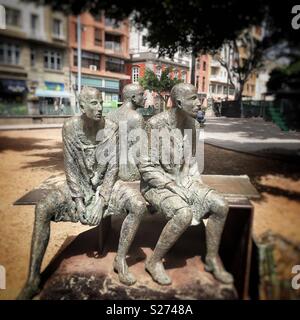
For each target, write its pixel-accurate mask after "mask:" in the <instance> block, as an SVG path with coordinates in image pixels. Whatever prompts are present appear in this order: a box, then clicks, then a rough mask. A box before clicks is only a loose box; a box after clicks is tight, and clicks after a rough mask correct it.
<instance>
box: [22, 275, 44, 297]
mask: <svg viewBox="0 0 300 320" xmlns="http://www.w3.org/2000/svg"><path fill="white" fill-rule="evenodd" d="M40 282H41V279H40V277H36V278H35V279H33V280H32V281H27V282H26V284H25V286H24V287H23V289H22V291H21V292H20V293H19V295H18V296H17V300H31V299H32V298H34V296H36V295H37V294H38V293H39V292H40V291H41V289H40Z"/></svg>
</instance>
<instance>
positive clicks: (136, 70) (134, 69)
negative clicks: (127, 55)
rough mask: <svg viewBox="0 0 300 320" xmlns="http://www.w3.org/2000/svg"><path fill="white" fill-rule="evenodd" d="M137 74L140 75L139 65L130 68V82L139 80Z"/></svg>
mask: <svg viewBox="0 0 300 320" xmlns="http://www.w3.org/2000/svg"><path fill="white" fill-rule="evenodd" d="M139 76H140V68H139V67H133V68H132V83H137V82H139Z"/></svg>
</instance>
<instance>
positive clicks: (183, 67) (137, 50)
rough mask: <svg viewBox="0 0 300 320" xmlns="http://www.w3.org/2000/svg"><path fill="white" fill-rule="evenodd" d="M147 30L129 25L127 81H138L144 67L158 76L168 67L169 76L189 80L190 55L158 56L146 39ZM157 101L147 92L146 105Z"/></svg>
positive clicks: (142, 74)
mask: <svg viewBox="0 0 300 320" xmlns="http://www.w3.org/2000/svg"><path fill="white" fill-rule="evenodd" d="M146 37H147V30H146V29H144V30H141V31H140V30H137V29H136V28H135V27H134V26H131V27H130V41H129V53H130V62H129V63H127V64H126V73H127V75H128V76H129V77H130V80H129V81H128V82H129V83H138V81H139V79H140V78H142V77H143V76H144V75H145V71H146V69H150V70H152V71H154V72H155V74H156V75H157V76H158V77H160V76H161V74H162V72H163V70H165V69H166V68H170V70H171V72H170V77H171V78H177V79H181V80H183V81H184V82H190V63H191V57H190V56H189V55H186V54H183V53H182V52H177V53H176V54H175V55H174V58H172V59H171V58H169V57H167V56H165V57H159V55H158V49H157V48H150V47H149V44H148V43H147V40H146ZM157 103H159V101H158V98H157V97H156V95H155V94H153V93H150V92H147V101H146V106H147V104H148V105H156V104H157Z"/></svg>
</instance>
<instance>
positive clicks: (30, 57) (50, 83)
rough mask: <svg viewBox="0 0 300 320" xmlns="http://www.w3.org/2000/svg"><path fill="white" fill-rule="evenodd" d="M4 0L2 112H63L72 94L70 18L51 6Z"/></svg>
mask: <svg viewBox="0 0 300 320" xmlns="http://www.w3.org/2000/svg"><path fill="white" fill-rule="evenodd" d="M0 3H1V4H2V5H3V6H4V7H5V12H6V29H4V30H0V97H1V98H0V99H1V101H0V104H1V106H2V109H3V108H5V110H2V111H1V113H2V114H6V113H7V114H9V113H10V112H11V111H12V109H13V108H15V110H14V111H13V112H16V113H21V114H22V113H24V114H27V113H29V114H45V113H48V114H49V113H50V114H55V113H59V112H60V111H61V109H60V108H61V107H62V106H65V107H68V106H69V98H70V82H69V64H68V54H67V51H68V49H67V34H68V29H67V28H68V26H67V19H66V18H65V16H64V15H63V14H62V13H59V12H53V11H52V10H51V9H50V8H49V7H43V6H35V5H34V4H31V3H23V2H20V1H17V0H1V1H0ZM9 108H10V109H11V110H10V109H9Z"/></svg>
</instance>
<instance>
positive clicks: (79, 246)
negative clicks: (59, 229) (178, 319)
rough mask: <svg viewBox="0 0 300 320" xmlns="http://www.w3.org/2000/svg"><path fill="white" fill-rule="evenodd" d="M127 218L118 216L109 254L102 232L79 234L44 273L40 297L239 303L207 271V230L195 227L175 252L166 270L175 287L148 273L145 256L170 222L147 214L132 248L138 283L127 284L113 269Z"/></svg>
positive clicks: (131, 262)
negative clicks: (99, 236)
mask: <svg viewBox="0 0 300 320" xmlns="http://www.w3.org/2000/svg"><path fill="white" fill-rule="evenodd" d="M122 220H123V219H121V218H119V217H114V219H113V223H112V229H111V230H110V234H109V236H108V239H107V242H106V245H105V248H104V252H103V254H102V255H101V256H99V254H98V252H97V232H98V228H93V229H91V230H89V231H86V232H84V233H82V234H80V235H79V236H78V237H77V238H75V240H73V241H72V243H71V244H69V245H68V246H67V247H66V248H65V249H63V250H61V252H60V253H59V254H58V255H57V256H56V258H55V259H54V260H53V261H52V262H51V263H50V265H49V266H48V267H47V269H46V270H45V272H44V273H43V277H44V281H45V284H44V288H43V290H42V292H41V293H40V299H109V300H112V299H116V300H117V299H153V300H155V299H236V298H237V294H236V290H235V288H234V287H233V286H232V285H224V284H222V283H220V282H218V281H217V280H215V279H214V277H213V276H212V275H211V274H210V273H207V272H205V271H204V265H203V262H202V260H201V257H203V255H204V251H205V250H204V248H203V244H204V243H205V242H204V230H203V226H197V227H190V228H189V229H188V230H187V232H186V233H185V234H184V235H183V236H182V237H181V238H180V241H178V243H176V244H175V246H174V247H173V248H172V249H171V250H170V252H169V254H168V255H167V256H166V259H165V267H166V270H167V272H168V274H169V275H170V276H171V278H172V280H173V283H172V285H170V286H160V285H158V284H156V283H155V282H153V280H152V278H151V277H150V275H149V274H148V273H147V272H146V271H145V269H144V263H145V258H146V256H150V255H151V252H152V250H153V248H154V246H155V244H156V242H157V240H158V237H159V235H160V233H161V230H162V228H163V227H164V224H165V223H166V221H165V220H164V219H163V218H162V217H160V218H159V217H158V215H157V214H155V215H154V216H150V215H149V216H148V217H146V218H145V220H144V221H143V222H142V224H141V226H140V228H139V231H138V233H137V236H136V239H135V241H134V244H133V245H132V248H131V250H130V255H129V257H128V264H129V267H130V271H131V272H132V273H133V274H134V275H135V276H136V278H137V283H136V284H135V285H133V286H130V287H129V286H125V285H123V284H121V283H120V282H119V280H118V275H117V274H116V273H115V272H114V271H113V270H112V265H113V260H114V257H115V255H116V250H117V245H118V237H119V231H120V226H121V222H122Z"/></svg>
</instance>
